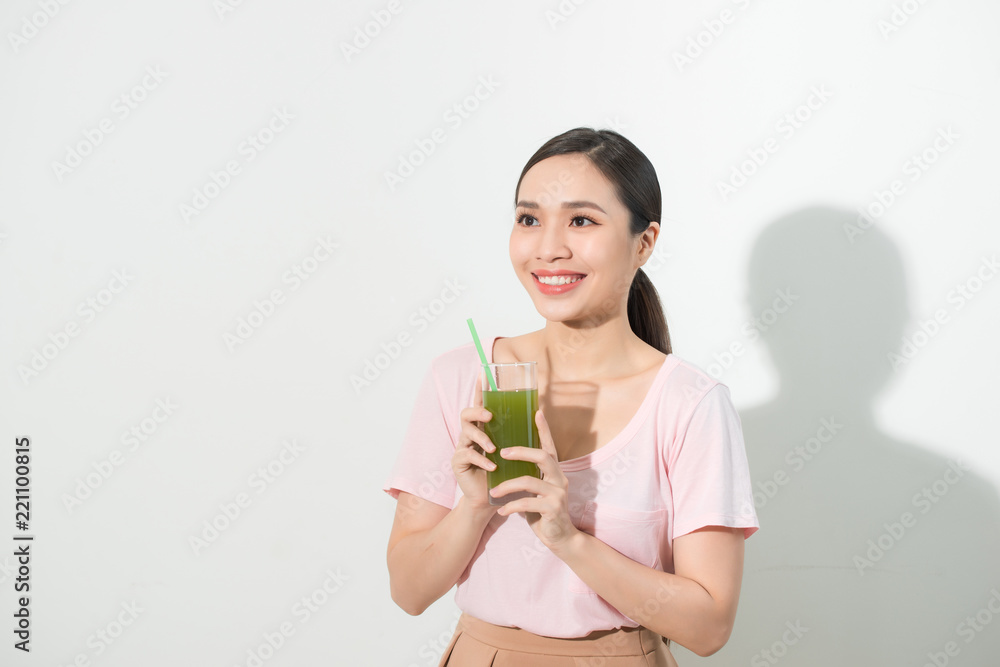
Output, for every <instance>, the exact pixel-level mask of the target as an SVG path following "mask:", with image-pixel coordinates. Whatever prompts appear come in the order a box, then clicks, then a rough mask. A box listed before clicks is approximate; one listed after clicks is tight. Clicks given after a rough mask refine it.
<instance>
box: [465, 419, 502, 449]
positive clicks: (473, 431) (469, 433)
mask: <svg viewBox="0 0 1000 667" xmlns="http://www.w3.org/2000/svg"><path fill="white" fill-rule="evenodd" d="M462 435H464V436H465V437H466V438H468V439H469V441H470V445H475V444H478V445H479V446H480V447H482V448H483V449H484V450H486V451H487V452H492V451H495V450H496V445H494V444H493V442H492V441H491V440H490V437H489V436H488V435H486V434H485V433H484V432H483V431H482V429H480V428H479V427H478V426H476V425H475V424H468V423H466V424H463V425H462Z"/></svg>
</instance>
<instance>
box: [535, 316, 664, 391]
mask: <svg viewBox="0 0 1000 667" xmlns="http://www.w3.org/2000/svg"><path fill="white" fill-rule="evenodd" d="M539 336H540V341H541V348H542V349H541V354H542V359H540V360H539V361H540V362H541V363H544V365H545V366H546V367H547V368H548V369H549V373H550V374H551V375H552V376H553V377H554V378H559V379H561V380H567V381H575V380H582V379H594V378H602V377H617V376H619V375H622V374H623V373H628V372H629V371H630V369H631V368H632V367H633V366H634V365H635V364H636V363H637V362H638V356H639V353H640V352H641V349H642V347H643V345H644V344H643V342H642V340H640V339H639V337H638V336H636V335H635V333H633V331H632V328H631V327H630V326H629V323H628V317H627V316H625V315H623V316H621V317H613V318H610V319H607V320H605V321H604V322H601V323H599V324H596V325H593V326H577V325H576V324H575V323H569V324H567V323H564V322H546V324H545V328H544V329H542V330H541V331H540V332H539Z"/></svg>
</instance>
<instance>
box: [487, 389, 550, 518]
mask: <svg viewBox="0 0 1000 667" xmlns="http://www.w3.org/2000/svg"><path fill="white" fill-rule="evenodd" d="M483 407H484V408H485V409H487V410H489V411H490V414H492V415H493V417H492V419H490V420H489V421H488V422H483V432H484V433H486V435H487V436H488V437H489V439H490V442H492V443H493V444H494V445H496V448H497V449H496V451H494V452H486V453H485V454H486V458H488V459H489V460H490V461H492V462H493V463H495V464H496V466H497V467H496V470H487V471H486V480H487V484H486V486H487V489H492V488H493V487H495V486H497V485H498V484H500V483H501V482H505V481H507V480H508V479H514V478H516V477H521V476H522V475H528V476H529V477H536V478H538V479H541V473H540V471H539V469H538V465H537V464H536V463H533V462H531V461H512V460H508V459H505V458H503V457H501V456H500V450H501V449H503V448H504V447H514V446H521V447H534V448H535V449H541V446H542V443H541V441H540V440H539V439H538V427H537V426H536V425H535V412H537V411H538V390H537V389H522V390H520V391H484V392H483ZM534 497H535V494H534V493H531V492H527V491H518V492H514V493H508V494H507V495H505V496H502V497H500V498H494V497H493V496H490V504H491V505H503V504H505V503H507V502H509V501H511V500H515V499H517V498H534Z"/></svg>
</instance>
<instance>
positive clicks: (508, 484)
mask: <svg viewBox="0 0 1000 667" xmlns="http://www.w3.org/2000/svg"><path fill="white" fill-rule="evenodd" d="M551 490H552V485H551V484H549V483H548V482H545V481H542V480H540V479H538V478H537V477H532V476H531V475H521V476H520V477H515V478H514V479H508V480H504V481H503V482H500V483H499V484H497V485H496V486H495V487H493V488H492V489H490V495H491V496H493V497H494V498H499V497H501V496H506V495H507V494H508V493H516V492H517V491H527V492H529V493H534V494H538V495H544V494H546V493H548V492H549V491H551Z"/></svg>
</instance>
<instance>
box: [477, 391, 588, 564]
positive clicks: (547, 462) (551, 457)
mask: <svg viewBox="0 0 1000 667" xmlns="http://www.w3.org/2000/svg"><path fill="white" fill-rule="evenodd" d="M535 424H536V425H537V426H538V437H539V439H540V440H541V441H542V448H541V449H535V448H533V447H504V448H503V449H501V450H500V456H502V457H503V458H505V459H510V460H512V461H513V460H518V461H532V462H534V463H537V464H538V468H539V470H541V473H542V479H537V478H535V477H529V476H527V475H523V476H521V477H517V478H515V479H509V480H507V481H506V482H503V483H501V484H498V485H497V486H496V487H495V488H494V489H493V490H492V491H491V493H492V494H493V496H494V497H500V496H504V495H507V494H508V493H512V492H514V491H528V492H530V493H535V494H537V495H536V496H535V497H534V498H518V499H517V500H511V501H510V502H508V503H507V504H505V505H504V506H503V507H501V508H500V509H499V510H498V511H497V514H500V515H501V516H507V515H508V514H512V513H514V512H525V513H526V514H525V518H526V519H527V520H528V524H529V525H530V526H531V529H532V530H534V531H535V535H537V536H538V539H539V540H541V541H542V544H544V545H545V546H547V547H548V548H549V549H550V550H552V551H558V550H559V548H560V547H561V546H563V545H565V544H568V543H569V540H570V539H571V538H572V537H573V536H574V535H575V534H577V533H579V532H580V531H579V530H578V529H577V527H576V526H574V525H573V521H572V520H571V519H570V516H569V500H568V497H569V480H568V479H566V475H564V474H563V471H562V469H560V468H559V463H558V459H559V453H558V452H557V451H556V446H555V443H554V442H553V441H552V432H551V431H549V424H548V422H547V421H545V416H544V415H543V414H542V411H541V410H538V411H537V412H536V413H535Z"/></svg>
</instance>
